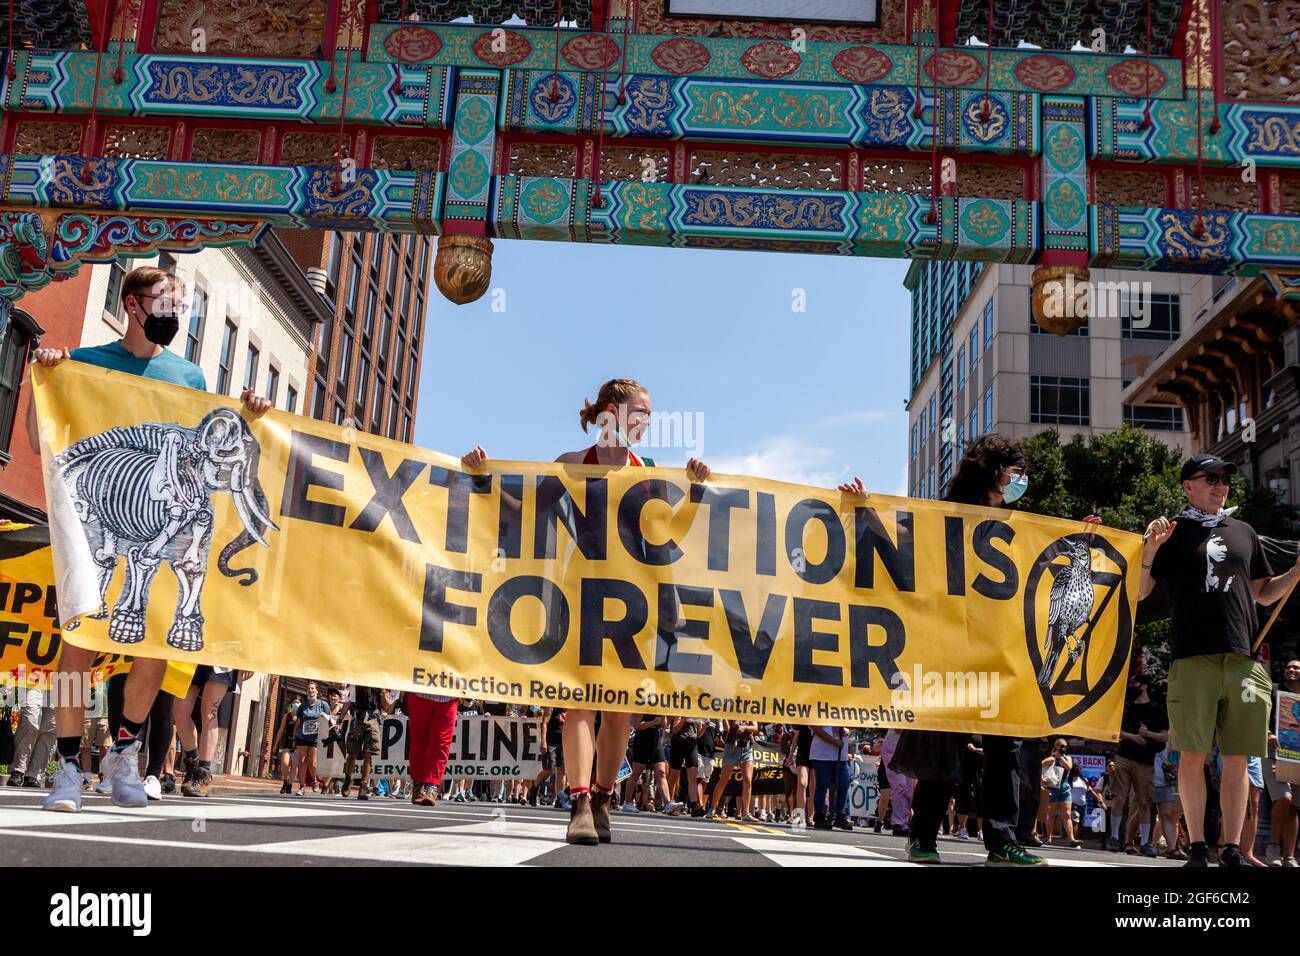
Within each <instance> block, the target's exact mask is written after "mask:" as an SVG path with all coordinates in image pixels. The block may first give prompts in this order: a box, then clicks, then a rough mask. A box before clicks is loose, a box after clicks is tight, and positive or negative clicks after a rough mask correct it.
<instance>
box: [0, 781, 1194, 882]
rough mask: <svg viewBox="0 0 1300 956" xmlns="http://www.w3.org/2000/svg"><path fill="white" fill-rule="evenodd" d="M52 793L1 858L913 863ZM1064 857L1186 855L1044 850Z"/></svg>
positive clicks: (623, 817) (14, 817)
mask: <svg viewBox="0 0 1300 956" xmlns="http://www.w3.org/2000/svg"><path fill="white" fill-rule="evenodd" d="M45 793H46V791H44V790H18V789H14V790H10V789H9V788H0V866H14V865H18V866H88V865H89V866H149V867H157V866H194V865H198V866H282V865H288V866H297V865H307V864H309V865H312V866H323V865H324V866H329V865H340V864H341V865H345V866H366V865H382V866H393V865H413V866H418V865H451V866H455V865H468V866H519V865H525V864H527V865H529V866H638V867H645V866H683V867H690V866H836V867H840V866H863V867H878V866H913V865H914V864H910V863H908V862H907V861H906V859H905V856H906V847H905V845H904V841H903V840H902V839H900V838H897V837H893V836H884V835H881V836H877V835H875V834H873V833H871V832H869V831H861V830H859V831H854V832H852V833H846V832H839V831H836V832H831V833H826V832H821V831H809V830H792V829H790V828H789V827H782V826H769V825H759V824H739V823H726V822H716V821H706V820H701V819H694V820H693V819H690V818H684V817H671V818H670V817H663V816H660V815H651V814H636V815H634V814H623V813H617V814H615V817H614V827H613V830H614V842H613V843H612V844H608V845H604V846H600V847H576V846H569V845H567V844H566V843H565V842H564V829H565V825H566V823H567V821H568V815H567V814H566V813H563V812H562V811H559V810H555V809H551V808H527V807H515V806H502V805H496V804H457V803H443V804H440V805H439V806H437V807H435V808H432V809H430V808H427V807H414V806H412V805H411V804H410V803H407V802H405V801H398V800H388V799H382V798H376V799H372V800H369V801H366V802H364V803H362V802H358V801H357V800H355V799H352V800H344V799H342V798H340V797H321V796H317V795H310V796H305V797H297V796H280V795H278V794H268V795H262V794H255V795H237V796H212V797H208V798H207V799H203V800H199V799H186V798H183V797H180V796H173V797H167V798H165V799H164V800H163V801H161V802H159V803H154V804H151V805H149V806H148V807H144V808H141V809H138V810H135V809H120V808H118V807H114V806H113V805H112V804H111V802H110V801H109V799H108V798H107V797H100V796H94V795H90V794H87V795H86V797H85V799H84V801H83V805H82V807H83V809H82V812H81V813H80V814H67V813H48V812H46V811H44V810H42V809H41V801H42V799H43V798H44V796H45ZM939 850H940V853H941V854H942V856H943V860H944V863H945V864H946V865H948V866H982V865H983V863H984V859H985V854H984V853H983V852H982V850H983V847H982V846H980V845H979V844H978V843H976V842H974V841H958V840H956V839H953V838H950V837H941V838H940V846H939ZM1037 852H1041V853H1042V854H1043V855H1044V856H1046V857H1048V858H1049V859H1050V861H1051V865H1052V866H1075V867H1079V866H1092V867H1098V866H1106V867H1133V866H1137V867H1151V866H1165V867H1168V866H1179V865H1180V864H1178V863H1172V862H1167V861H1163V860H1150V859H1147V858H1145V857H1140V856H1121V855H1118V854H1114V853H1102V852H1099V851H1091V850H1069V849H1054V848H1045V849H1044V850H1042V851H1037Z"/></svg>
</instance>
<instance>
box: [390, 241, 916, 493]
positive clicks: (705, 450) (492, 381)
mask: <svg viewBox="0 0 1300 956" xmlns="http://www.w3.org/2000/svg"><path fill="white" fill-rule="evenodd" d="M494 243H495V246H496V250H495V253H494V255H493V273H492V285H491V287H490V289H489V291H488V293H487V294H486V295H485V296H484V297H483V298H482V299H480V300H479V301H478V302H475V303H472V304H470V305H464V306H454V305H452V304H451V303H450V302H448V301H446V300H445V299H444V298H442V296H441V294H439V293H438V292H436V291H435V290H433V289H431V290H430V293H429V300H430V307H429V313H428V316H427V320H426V326H425V335H424V358H423V370H422V372H421V381H420V395H419V408H418V410H417V413H416V427H415V436H414V440H415V443H416V444H417V445H421V446H423V447H425V448H432V449H436V450H438V451H442V452H447V453H454V454H457V455H459V454H462V453H463V452H465V451H467V450H469V449H470V448H472V447H473V446H474V445H475V444H482V445H483V446H484V447H485V448H486V449H487V450H488V452H489V453H490V454H491V455H492V456H493V457H496V458H518V459H528V460H551V459H553V458H555V456H556V455H558V454H559V453H561V452H564V451H569V450H573V449H577V448H581V447H584V446H585V445H588V444H590V443H591V441H592V439H591V438H590V437H588V436H584V435H583V433H582V430H581V427H580V426H579V424H578V410H579V409H580V408H581V407H582V402H583V399H584V398H590V399H591V400H593V401H594V400H595V397H596V391H597V389H598V388H599V387H600V384H601V383H602V382H604V381H605V380H606V379H609V378H623V377H627V378H635V379H637V380H638V381H640V382H641V383H642V384H644V385H645V386H647V387H648V388H649V390H650V395H651V402H652V408H653V411H654V412H655V413H656V414H661V413H666V412H680V413H682V415H683V418H682V421H683V422H685V421H688V420H689V421H690V422H692V423H698V424H697V425H696V428H697V429H698V433H697V435H695V436H691V437H693V438H694V437H698V439H700V441H699V444H700V448H701V451H702V454H701V455H699V457H701V458H703V459H704V460H705V461H706V462H707V463H708V464H709V465H710V467H712V468H713V469H714V470H715V471H720V472H729V473H733V474H737V473H738V474H749V475H760V476H763V477H768V478H779V479H784V480H787V481H795V482H799V483H802V484H812V485H823V486H824V485H832V484H834V483H836V482H839V481H842V480H845V479H846V478H848V477H850V476H852V475H854V474H858V475H861V477H862V479H863V481H865V482H866V484H867V487H868V488H870V489H872V490H876V491H879V492H882V493H886V494H902V493H904V489H905V487H906V484H907V481H906V457H905V456H906V445H907V442H906V432H907V415H906V412H905V410H904V408H903V403H904V401H905V400H906V398H907V366H908V321H909V319H908V315H909V300H908V296H907V292H906V290H905V289H904V288H903V285H902V282H903V276H904V274H905V273H906V271H907V265H908V263H907V262H906V261H905V260H886V259H852V258H847V257H836V256H811V255H790V254H786V253H774V252H732V251H723V250H712V249H708V250H706V249H659V248H650V247H638V246H607V245H588V244H577V243H563V242H537V241H529V242H525V241H512V240H494ZM431 284H432V281H431ZM496 289H500V290H503V292H504V301H505V311H504V312H494V311H492V303H493V296H494V293H493V290H496ZM798 289H802V290H803V292H804V299H805V305H806V311H805V312H802V313H799V312H795V311H793V310H792V304H793V303H794V302H795V298H796V294H797V293H796V291H795V290H798ZM498 301H499V296H498ZM688 416H689V418H688ZM676 444H677V447H664V448H645V449H643V450H644V451H645V452H646V453H647V454H649V455H651V456H653V457H654V458H655V459H656V462H657V463H658V464H661V465H670V466H671V465H682V464H684V463H685V461H686V458H687V457H690V455H691V454H693V452H692V451H690V450H688V449H686V448H683V447H681V445H682V444H683V443H682V442H678V443H676Z"/></svg>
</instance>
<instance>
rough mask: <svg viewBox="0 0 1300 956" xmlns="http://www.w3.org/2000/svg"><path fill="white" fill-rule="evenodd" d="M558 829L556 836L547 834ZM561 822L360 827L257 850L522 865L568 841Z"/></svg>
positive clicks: (452, 863) (391, 860)
mask: <svg viewBox="0 0 1300 956" xmlns="http://www.w3.org/2000/svg"><path fill="white" fill-rule="evenodd" d="M552 832H553V833H554V834H555V835H554V836H551V835H549V834H550V833H552ZM567 845H568V844H567V843H565V841H564V836H563V834H562V833H560V832H559V831H558V828H556V827H552V826H548V825H546V824H537V823H524V822H520V821H515V820H493V821H491V822H488V823H471V824H465V825H458V826H450V827H438V828H437V829H433V830H404V831H401V832H379V833H356V834H352V835H349V836H336V837H324V838H321V839H312V840H291V841H288V842H285V843H260V844H258V845H257V846H255V847H250V848H249V849H250V850H253V851H255V852H257V853H280V854H289V855H292V856H322V857H340V858H345V859H361V860H383V861H385V862H389V863H425V864H430V863H435V864H441V865H444V866H519V865H520V864H523V863H527V862H528V861H529V860H532V859H535V858H536V857H539V856H541V855H542V854H544V853H550V852H551V851H552V850H558V849H560V848H561V847H564V846H567Z"/></svg>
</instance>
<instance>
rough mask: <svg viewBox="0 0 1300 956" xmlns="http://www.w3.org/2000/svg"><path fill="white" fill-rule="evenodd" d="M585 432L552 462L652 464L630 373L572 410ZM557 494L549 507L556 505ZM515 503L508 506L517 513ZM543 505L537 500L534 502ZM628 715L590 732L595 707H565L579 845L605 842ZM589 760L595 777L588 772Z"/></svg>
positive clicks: (477, 455)
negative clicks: (642, 452) (592, 431)
mask: <svg viewBox="0 0 1300 956" xmlns="http://www.w3.org/2000/svg"><path fill="white" fill-rule="evenodd" d="M578 414H579V419H580V421H581V423H582V430H583V431H584V432H585V431H587V430H588V427H589V426H591V425H597V426H599V427H600V435H599V437H598V439H597V441H596V443H595V444H594V445H592V446H590V447H589V448H584V449H581V450H578V451H570V452H565V453H564V454H563V455H560V457H558V458H557V459H555V460H556V461H557V462H560V463H562V464H570V465H606V466H608V467H612V468H623V467H632V468H637V467H641V466H652V465H654V461H653V460H651V459H649V458H645V459H643V458H641V457H639V456H638V455H637V454H636V453H635V452H634V451H632V446H633V445H635V444H636V443H637V442H639V441H640V440H641V439H642V438H643V437H644V436H645V433H646V430H647V429H648V428H649V425H650V393H649V392H648V391H646V389H645V387H644V386H642V385H641V384H640V383H639V382H637V381H635V380H633V379H630V378H615V379H610V380H609V381H608V382H606V383H605V384H604V385H602V386H601V387H600V391H599V392H598V393H597V395H596V401H595V402H589V401H584V402H583V406H582V410H581V411H580V412H579V413H578ZM487 460H488V453H487V452H486V451H484V449H483V448H482V446H479V447H476V448H475V449H474V450H473V451H471V452H469V453H468V454H466V455H464V456H463V457H462V458H461V462H462V463H463V464H464V465H465V467H467V468H470V469H474V468H478V467H480V466H481V465H482V464H483V463H484V462H486V461H487ZM686 472H687V474H688V475H689V476H690V479H691V481H695V482H700V481H704V480H705V479H706V478H708V477H709V469H708V466H707V465H705V464H704V463H703V462H700V461H698V460H696V459H694V458H692V459H690V460H689V461H687V463H686ZM566 500H567V496H566V497H565V498H562V499H560V501H559V502H556V503H555V504H554V505H552V507H557V508H558V507H560V505H561V504H562V503H563V502H564V501H566ZM510 501H511V499H510V498H509V496H507V495H505V494H504V493H503V494H502V505H503V506H504V508H503V510H505V509H506V508H509V507H511V505H510ZM519 505H520V502H518V501H514V502H513V507H514V509H515V513H516V514H518V507H519ZM538 507H539V508H541V507H543V503H540V502H539V504H538ZM627 732H628V719H627V715H626V714H621V713H613V712H607V713H605V714H604V717H603V718H602V720H601V724H600V734H599V737H598V736H597V733H596V711H594V710H569V711H568V714H567V716H566V717H565V721H564V754H565V759H566V764H567V766H566V770H567V772H568V777H569V798H570V801H571V807H570V810H569V829H568V832H567V834H566V835H565V839H566V840H567V841H568V842H569V843H574V844H578V845H580V846H596V845H597V844H600V843H609V842H610V841H611V839H612V837H611V835H610V813H609V811H610V802H611V800H612V799H613V796H614V786H615V777H616V776H617V775H618V770H619V766H620V765H621V764H622V762H623V756H624V754H625V753H626V752H627ZM593 764H594V772H595V776H594V777H593V775H592V774H593Z"/></svg>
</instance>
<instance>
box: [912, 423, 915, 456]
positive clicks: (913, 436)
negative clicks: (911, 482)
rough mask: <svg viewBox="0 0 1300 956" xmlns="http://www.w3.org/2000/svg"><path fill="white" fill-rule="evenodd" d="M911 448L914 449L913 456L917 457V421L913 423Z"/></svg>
mask: <svg viewBox="0 0 1300 956" xmlns="http://www.w3.org/2000/svg"><path fill="white" fill-rule="evenodd" d="M911 449H912V458H916V425H915V423H914V424H913V425H912V444H911Z"/></svg>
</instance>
